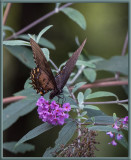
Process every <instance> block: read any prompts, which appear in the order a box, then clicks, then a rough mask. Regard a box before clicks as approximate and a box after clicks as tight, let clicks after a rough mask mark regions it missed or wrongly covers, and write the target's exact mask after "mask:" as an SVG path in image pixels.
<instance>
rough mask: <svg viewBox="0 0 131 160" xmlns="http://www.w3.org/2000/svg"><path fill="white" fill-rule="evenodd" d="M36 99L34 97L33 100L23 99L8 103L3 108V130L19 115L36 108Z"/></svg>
mask: <svg viewBox="0 0 131 160" xmlns="http://www.w3.org/2000/svg"><path fill="white" fill-rule="evenodd" d="M36 101H37V99H35V97H34V100H32V99H31V100H29V99H23V100H20V101H18V102H15V103H12V104H10V105H8V106H7V107H6V108H5V109H4V110H3V130H5V129H7V128H8V127H10V126H11V125H12V124H13V123H15V122H16V120H17V119H18V118H19V117H21V116H23V115H26V114H28V113H29V112H31V111H32V110H33V109H34V108H36Z"/></svg>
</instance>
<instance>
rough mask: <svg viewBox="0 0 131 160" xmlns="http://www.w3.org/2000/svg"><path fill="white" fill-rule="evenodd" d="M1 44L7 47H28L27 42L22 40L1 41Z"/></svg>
mask: <svg viewBox="0 0 131 160" xmlns="http://www.w3.org/2000/svg"><path fill="white" fill-rule="evenodd" d="M3 44H4V45H8V46H30V43H29V42H27V41H22V40H9V41H3Z"/></svg>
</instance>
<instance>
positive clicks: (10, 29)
mask: <svg viewBox="0 0 131 160" xmlns="http://www.w3.org/2000/svg"><path fill="white" fill-rule="evenodd" d="M3 30H7V31H11V32H12V33H14V32H15V31H14V29H13V28H11V27H9V26H3Z"/></svg>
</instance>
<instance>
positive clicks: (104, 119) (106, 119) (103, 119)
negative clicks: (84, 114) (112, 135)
mask: <svg viewBox="0 0 131 160" xmlns="http://www.w3.org/2000/svg"><path fill="white" fill-rule="evenodd" d="M94 118H95V123H97V124H108V125H112V124H114V122H115V121H114V119H113V117H112V116H95V117H94Z"/></svg>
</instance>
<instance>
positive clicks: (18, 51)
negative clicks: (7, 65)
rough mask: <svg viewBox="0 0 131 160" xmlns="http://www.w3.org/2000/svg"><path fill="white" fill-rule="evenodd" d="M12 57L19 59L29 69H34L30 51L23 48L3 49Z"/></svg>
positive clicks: (10, 47) (8, 47)
mask: <svg viewBox="0 0 131 160" xmlns="http://www.w3.org/2000/svg"><path fill="white" fill-rule="evenodd" d="M5 48H6V49H7V50H8V51H9V52H10V53H11V54H12V55H13V56H15V57H16V58H17V59H19V60H20V61H21V62H22V63H23V64H25V65H26V66H27V67H29V68H34V67H35V63H34V60H33V53H32V51H31V50H30V49H28V48H26V47H23V46H6V47H5Z"/></svg>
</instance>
